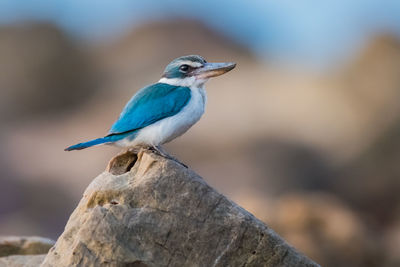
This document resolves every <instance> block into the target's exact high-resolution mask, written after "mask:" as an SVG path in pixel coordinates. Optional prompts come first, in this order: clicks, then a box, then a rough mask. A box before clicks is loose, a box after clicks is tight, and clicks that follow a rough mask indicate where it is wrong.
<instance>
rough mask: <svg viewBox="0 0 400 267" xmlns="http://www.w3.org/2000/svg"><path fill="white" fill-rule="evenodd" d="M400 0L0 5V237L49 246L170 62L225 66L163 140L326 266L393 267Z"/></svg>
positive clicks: (399, 172) (43, 0) (397, 228)
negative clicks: (196, 111) (132, 105)
mask: <svg viewBox="0 0 400 267" xmlns="http://www.w3.org/2000/svg"><path fill="white" fill-rule="evenodd" d="M399 14H400V1H397V0H353V1H348V0H335V1H334V0H332V1H318V0H302V1H289V0H280V1H262V0H253V1H238V0H229V1H228V0H220V1H212V0H203V1H178V0H151V1H131V0H119V1H109V0H96V1H94V0H93V1H78V0H69V1H52V0H36V1H33V0H25V1H24V0H18V1H15V0H2V1H0V125H1V126H0V127H1V131H0V170H1V173H0V234H1V235H10V234H15V235H42V236H46V237H51V238H53V239H56V238H57V236H58V235H60V233H61V232H62V231H63V227H64V225H65V223H66V221H67V219H68V217H69V214H70V213H71V212H72V210H73V209H74V207H75V206H76V204H77V203H78V201H79V200H80V198H81V196H82V193H83V190H84V189H85V188H86V186H87V185H88V184H89V183H90V181H91V180H92V179H93V178H94V177H96V176H97V175H98V174H99V173H101V172H102V171H103V170H104V169H105V167H106V165H107V162H108V160H109V159H110V158H111V157H113V156H114V155H115V154H117V153H118V152H119V149H117V148H113V147H109V146H104V147H96V148H91V149H87V150H82V151H79V152H69V153H67V152H64V151H63V149H64V148H65V147H67V146H69V145H72V144H75V143H78V142H81V141H85V140H88V139H92V138H95V137H100V136H103V135H104V134H106V133H107V131H108V129H109V127H110V125H111V124H112V123H113V122H114V120H115V119H116V118H117V117H118V115H119V112H120V111H121V109H122V107H123V106H124V105H125V103H126V102H127V101H128V100H129V98H130V97H131V96H132V95H133V94H134V93H135V92H136V91H137V90H138V89H140V88H141V87H143V86H145V85H147V84H150V83H153V82H156V81H158V79H159V78H160V76H161V73H162V71H163V69H164V67H165V66H166V65H167V64H168V63H169V62H170V61H171V60H172V59H174V58H175V57H178V56H181V55H186V54H199V55H202V56H203V57H205V58H206V59H207V60H208V61H235V62H237V64H238V65H237V68H236V69H235V70H234V71H232V72H230V73H228V74H226V75H225V76H223V77H220V78H216V79H214V80H211V81H210V82H208V84H207V91H208V104H207V109H206V113H205V115H204V116H203V118H202V120H200V122H199V123H198V124H196V125H195V126H194V127H193V128H192V129H191V130H190V131H189V132H188V133H186V134H185V135H184V136H182V137H181V138H179V139H177V140H175V141H173V142H172V143H170V144H168V145H167V150H168V151H169V152H171V154H173V155H175V156H176V157H178V158H179V159H180V160H182V161H183V162H185V163H186V164H187V165H189V166H190V167H191V168H192V169H193V170H194V171H196V172H197V173H199V174H200V175H201V176H202V177H204V179H205V180H206V181H207V182H208V183H209V184H211V185H212V186H214V187H215V188H216V189H217V190H218V191H220V192H221V193H224V194H225V195H227V196H228V197H229V198H231V199H232V200H234V201H235V202H236V203H238V204H240V205H241V206H243V207H244V208H246V209H247V210H249V211H251V212H252V213H253V214H254V215H255V216H257V217H258V218H260V219H262V220H263V221H264V222H266V223H267V224H268V225H269V226H271V227H272V228H273V229H274V230H276V231H277V232H278V233H279V234H280V235H281V236H283V237H284V238H285V239H286V240H287V241H288V242H289V243H290V244H292V245H294V246H295V247H296V248H298V249H299V250H300V251H302V252H304V253H305V254H307V255H308V256H309V257H311V258H312V259H314V260H316V261H317V262H319V263H320V264H321V265H323V266H399V264H400V193H399V192H400V164H399V161H400V103H399V100H400V15H399Z"/></svg>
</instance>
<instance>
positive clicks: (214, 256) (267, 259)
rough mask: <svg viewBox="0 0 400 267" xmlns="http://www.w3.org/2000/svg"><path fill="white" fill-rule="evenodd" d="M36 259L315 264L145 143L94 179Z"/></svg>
mask: <svg viewBox="0 0 400 267" xmlns="http://www.w3.org/2000/svg"><path fill="white" fill-rule="evenodd" d="M124 172H125V173H124ZM42 266H318V265H317V264H315V263H313V262H312V261H311V260H309V259H308V258H306V257H305V256H303V255H302V254H300V253H298V252H297V251H296V250H295V249H293V248H292V247H290V246H289V245H288V244H287V243H285V241H283V240H282V239H281V238H280V237H279V236H278V235H277V234H276V233H275V232H273V231H272V230H271V229H270V228H268V227H267V226H266V225H265V224H263V223H262V222H261V221H259V220H258V219H256V218H255V217H254V216H253V215H251V214H250V213H248V212H247V211H245V210H244V209H242V208H241V207H239V206H238V205H236V204H235V203H233V202H232V201H230V200H228V199H227V198H225V197H224V196H222V195H221V194H219V193H217V192H216V191H215V190H214V189H212V188H211V187H210V186H208V185H207V184H206V183H205V182H204V180H203V179H202V178H201V177H199V176H198V175H196V174H195V173H194V172H193V171H191V170H189V169H186V168H185V167H183V166H182V165H180V164H178V163H176V162H174V161H171V160H166V159H164V158H163V157H160V156H158V155H156V154H154V153H152V152H151V151H148V150H144V151H141V152H140V153H139V154H138V156H136V155H134V154H133V153H131V152H128V153H126V154H122V155H119V156H118V157H117V158H114V159H113V160H112V161H111V162H110V164H109V166H108V168H107V171H105V172H104V173H102V174H101V175H99V176H98V177H97V178H96V179H95V180H93V182H92V183H91V184H90V185H89V187H88V188H87V189H86V191H85V193H84V196H83V198H82V199H81V201H80V203H79V205H78V207H77V208H76V209H75V211H74V212H73V213H72V215H71V217H70V219H69V221H68V223H67V225H66V228H65V231H64V233H63V234H62V235H61V236H60V238H59V239H58V241H57V243H56V245H55V246H54V247H53V248H52V249H51V250H50V251H49V253H48V255H47V256H46V258H45V260H44V262H43V264H42Z"/></svg>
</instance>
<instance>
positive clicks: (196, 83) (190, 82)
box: [158, 77, 208, 88]
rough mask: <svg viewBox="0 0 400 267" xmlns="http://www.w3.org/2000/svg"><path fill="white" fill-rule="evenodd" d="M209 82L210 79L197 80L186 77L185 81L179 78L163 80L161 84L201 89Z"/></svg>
mask: <svg viewBox="0 0 400 267" xmlns="http://www.w3.org/2000/svg"><path fill="white" fill-rule="evenodd" d="M207 81H208V79H197V78H196V77H186V78H183V79H179V78H165V77H163V78H161V79H160V80H159V81H158V82H159V83H166V84H169V85H173V86H184V87H194V88H201V87H203V86H204V84H205V83H206V82H207Z"/></svg>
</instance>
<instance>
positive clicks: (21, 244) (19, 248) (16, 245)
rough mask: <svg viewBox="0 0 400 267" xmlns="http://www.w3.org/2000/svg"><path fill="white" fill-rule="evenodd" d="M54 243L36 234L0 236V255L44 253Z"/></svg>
mask: <svg viewBox="0 0 400 267" xmlns="http://www.w3.org/2000/svg"><path fill="white" fill-rule="evenodd" d="M54 243H55V242H54V241H53V240H51V239H48V238H43V237H38V236H0V257H5V256H10V255H35V254H46V253H47V252H48V251H49V249H50V248H51V247H52V246H53V245H54Z"/></svg>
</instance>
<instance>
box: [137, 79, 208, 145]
mask: <svg viewBox="0 0 400 267" xmlns="http://www.w3.org/2000/svg"><path fill="white" fill-rule="evenodd" d="M190 91H191V96H190V99H189V101H188V103H187V104H186V106H184V107H183V108H182V110H181V111H179V112H178V113H177V114H175V115H174V116H171V117H168V118H165V119H162V120H160V121H157V122H156V123H153V124H151V125H149V126H147V127H145V128H143V129H142V130H140V132H139V133H138V135H137V136H136V137H135V139H134V140H132V144H133V145H135V144H140V143H142V144H148V145H159V144H163V143H167V142H169V141H171V140H173V139H175V138H176V137H178V136H180V135H182V134H183V133H185V132H186V131H187V130H189V128H190V127H191V126H193V124H195V123H196V122H197V121H198V120H199V119H200V118H201V116H202V115H203V113H204V108H205V104H206V101H207V96H206V92H205V90H204V88H203V87H195V88H190Z"/></svg>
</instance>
